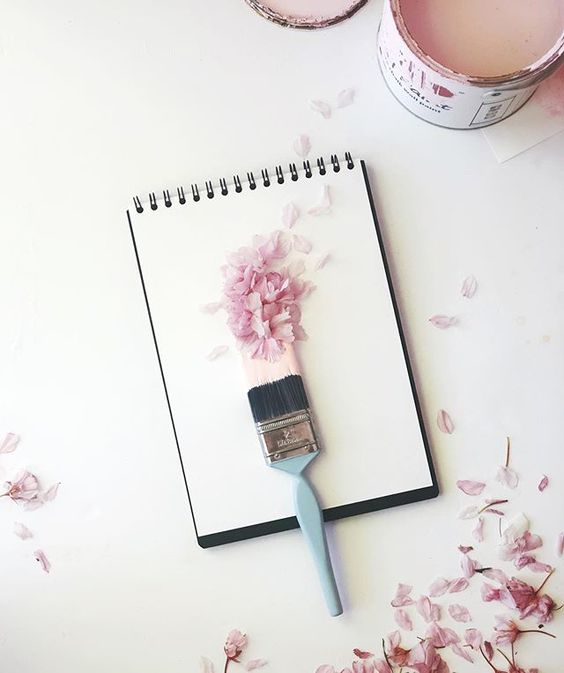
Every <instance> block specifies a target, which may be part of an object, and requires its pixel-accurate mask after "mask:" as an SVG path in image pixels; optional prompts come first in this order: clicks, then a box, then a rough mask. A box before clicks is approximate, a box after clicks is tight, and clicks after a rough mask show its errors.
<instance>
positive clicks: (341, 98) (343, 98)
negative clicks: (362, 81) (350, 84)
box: [337, 89, 354, 108]
mask: <svg viewBox="0 0 564 673" xmlns="http://www.w3.org/2000/svg"><path fill="white" fill-rule="evenodd" d="M353 101H354V89H343V90H342V91H339V94H338V96H337V107H338V108H343V107H347V106H348V105H352V103H353Z"/></svg>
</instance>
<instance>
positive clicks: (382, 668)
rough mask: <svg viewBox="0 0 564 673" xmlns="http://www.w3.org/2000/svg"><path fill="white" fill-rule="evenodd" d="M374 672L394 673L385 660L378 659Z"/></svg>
mask: <svg viewBox="0 0 564 673" xmlns="http://www.w3.org/2000/svg"><path fill="white" fill-rule="evenodd" d="M374 670H375V671H376V673H392V669H391V668H390V667H389V666H388V663H387V662H386V661H384V659H376V661H375V662H374ZM341 673H344V671H341Z"/></svg>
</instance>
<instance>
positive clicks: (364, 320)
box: [130, 162, 432, 536]
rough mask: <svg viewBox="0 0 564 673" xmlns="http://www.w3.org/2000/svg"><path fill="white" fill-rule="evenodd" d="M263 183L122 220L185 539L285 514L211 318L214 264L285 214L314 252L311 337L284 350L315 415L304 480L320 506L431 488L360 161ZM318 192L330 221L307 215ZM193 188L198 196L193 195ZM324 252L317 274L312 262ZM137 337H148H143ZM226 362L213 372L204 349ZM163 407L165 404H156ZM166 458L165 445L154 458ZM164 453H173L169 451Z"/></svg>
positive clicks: (308, 318) (238, 378)
mask: <svg viewBox="0 0 564 673" xmlns="http://www.w3.org/2000/svg"><path fill="white" fill-rule="evenodd" d="M271 181H272V184H271V185H270V187H265V186H264V185H263V184H262V179H257V187H256V189H254V190H251V189H249V186H248V184H246V181H245V182H243V191H242V192H241V193H235V191H234V188H233V185H230V187H229V194H228V195H225V196H223V195H221V193H220V192H219V189H218V186H215V188H214V191H215V196H214V198H212V199H208V198H207V197H206V193H205V190H204V192H203V194H202V198H201V199H200V201H199V202H197V203H196V202H194V201H193V199H192V197H191V195H190V196H187V202H186V204H184V205H181V204H179V202H178V199H177V198H175V199H174V200H173V204H172V206H171V207H169V208H165V207H164V203H163V202H162V200H161V201H160V203H159V207H158V209H157V210H156V211H152V210H151V209H150V208H149V204H148V203H144V212H143V213H141V214H138V213H136V212H135V210H133V211H132V212H131V213H130V216H131V225H132V230H133V233H134V237H135V241H136V246H137V252H138V256H139V261H140V267H141V271H142V275H143V278H144V283H145V288H146V293H147V297H148V304H149V308H150V312H151V316H152V321H153V325H154V331H155V336H156V341H157V345H158V349H159V353H160V357H161V362H162V368H163V374H164V378H165V380H166V386H167V390H168V395H169V399H170V405H171V411H172V415H173V418H174V422H175V427H176V432H177V437H178V443H179V449H180V453H181V456H182V460H183V465H184V469H185V474H186V479H187V485H188V490H189V495H190V501H191V505H192V509H193V515H194V519H195V524H196V529H197V534H198V535H199V536H205V535H211V534H214V533H218V532H221V531H226V530H232V529H236V528H240V527H244V526H250V525H253V524H258V523H261V522H268V521H272V520H277V519H280V518H283V517H290V516H293V514H294V512H293V507H292V486H291V478H290V477H289V476H288V475H287V474H285V473H282V472H280V471H278V470H275V469H272V468H269V467H267V466H266V465H265V462H264V459H263V456H262V454H261V450H260V447H259V443H258V440H257V437H256V434H255V429H254V426H253V421H252V416H251V413H250V410H249V406H248V401H247V396H246V390H247V385H246V380H245V376H244V373H243V369H242V365H241V356H240V353H239V352H238V350H237V347H236V345H235V342H234V339H233V337H232V335H231V333H230V331H229V329H228V327H227V325H226V315H225V313H224V312H223V311H219V312H218V313H217V314H215V315H207V314H204V313H203V312H202V311H201V306H202V305H205V304H207V303H209V302H213V301H219V300H220V298H221V289H222V274H221V270H220V268H221V266H222V265H223V264H224V263H225V258H226V253H227V252H229V251H233V250H236V249H237V248H239V247H241V246H245V245H250V244H251V240H252V237H253V235H254V234H268V233H270V232H272V231H274V230H276V229H282V228H283V226H282V223H281V211H282V208H283V206H284V205H285V204H287V203H289V202H293V203H294V204H295V205H296V207H297V208H298V209H299V211H300V218H299V219H298V221H297V222H296V223H295V225H294V227H293V228H292V229H291V230H289V231H288V235H290V236H292V235H293V234H298V235H300V236H303V237H305V238H307V239H308V240H309V241H311V242H312V244H313V249H312V251H311V253H309V254H308V255H304V254H301V253H294V252H292V254H291V256H290V258H289V259H290V260H293V259H297V258H301V259H303V260H304V262H305V264H306V269H307V271H306V273H305V275H304V278H308V279H310V280H312V281H313V282H314V283H315V285H316V290H315V291H314V292H313V293H312V294H311V296H310V297H308V298H307V299H306V300H305V301H304V302H303V319H302V325H303V327H304V328H305V330H306V332H307V334H308V336H309V338H308V340H307V341H304V342H298V343H297V345H296V351H297V354H298V358H299V360H300V363H301V368H302V375H303V377H304V382H305V385H306V389H307V391H308V396H309V400H310V403H311V406H312V409H313V412H314V415H315V419H316V427H317V430H318V434H319V437H320V440H321V442H320V443H321V447H322V449H321V452H320V455H319V456H318V457H317V459H316V460H315V461H314V462H313V464H312V465H311V468H310V469H311V472H310V474H311V477H312V481H313V483H314V484H315V488H316V490H317V492H318V495H319V498H320V501H321V503H322V506H323V507H324V508H328V507H337V506H340V505H346V504H349V503H353V502H359V501H364V500H370V499H373V498H377V497H382V496H387V495H391V494H397V493H400V492H404V491H410V490H413V489H419V488H423V487H428V486H431V485H432V477H431V472H430V467H429V463H428V461H427V457H426V453H425V446H424V440H423V438H422V431H421V427H420V424H419V420H418V416H417V411H416V406H415V403H414V397H413V392H412V389H411V385H410V380H409V375H408V369H407V366H406V362H405V358H404V353H403V350H402V345H401V340H400V335H399V330H398V326H397V323H396V319H395V315H394V310H393V305H392V301H391V296H390V292H389V289H388V283H387V280H386V275H385V270H384V266H383V261H382V257H381V253H380V248H379V244H378V238H377V234H376V230H375V225H374V220H373V217H372V213H371V207H370V201H369V198H368V195H367V191H366V186H365V181H364V176H363V172H362V167H361V165H360V162H355V166H354V168H352V169H348V168H347V167H346V164H344V163H341V170H340V171H339V172H337V173H335V172H333V170H332V168H331V164H329V165H328V170H327V174H326V175H324V176H321V175H319V172H318V169H317V167H315V166H314V167H313V176H312V177H311V178H306V177H305V175H304V172H303V170H302V171H300V172H299V179H298V180H297V181H296V182H294V181H292V180H291V179H290V176H289V175H286V179H285V182H284V184H278V183H277V182H276V179H275V178H274V176H273V172H271ZM324 185H328V186H329V189H330V194H331V200H332V206H331V212H330V213H328V214H325V215H320V216H313V215H309V214H307V210H308V208H309V207H311V206H312V205H315V203H316V202H317V201H318V200H319V197H320V194H321V191H322V188H323V186H324ZM200 189H201V188H200ZM325 254H329V255H330V258H329V259H328V261H327V263H326V264H325V266H324V267H323V268H321V269H319V270H317V271H315V270H314V266H315V263H316V262H317V260H318V259H319V257H321V256H323V255H325ZM148 328H149V327H148ZM223 344H225V345H228V346H229V351H228V352H227V353H226V354H224V355H222V356H220V357H219V358H217V359H216V360H214V361H209V360H208V359H207V358H206V356H207V354H208V353H209V352H210V351H211V350H212V349H213V348H214V347H216V346H219V345H223ZM164 403H165V401H164V395H163V404H164ZM162 450H163V451H164V450H168V447H162ZM170 450H171V451H173V450H175V447H173V446H171V447H170Z"/></svg>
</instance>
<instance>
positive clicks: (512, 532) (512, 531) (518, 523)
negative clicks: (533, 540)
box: [502, 512, 530, 551]
mask: <svg viewBox="0 0 564 673" xmlns="http://www.w3.org/2000/svg"><path fill="white" fill-rule="evenodd" d="M529 527H530V522H529V519H527V517H526V516H525V515H524V514H523V512H518V513H517V514H515V516H513V517H512V518H511V519H510V520H509V521H508V522H507V526H506V527H505V530H504V531H503V536H502V539H503V543H504V544H513V543H514V542H515V541H516V540H518V539H520V538H522V537H523V535H525V533H526V532H527V531H528V530H529ZM527 551H530V549H528V550H527Z"/></svg>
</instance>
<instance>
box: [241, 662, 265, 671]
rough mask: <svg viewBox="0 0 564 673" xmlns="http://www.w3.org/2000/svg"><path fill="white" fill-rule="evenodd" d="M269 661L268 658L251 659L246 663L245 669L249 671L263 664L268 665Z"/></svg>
mask: <svg viewBox="0 0 564 673" xmlns="http://www.w3.org/2000/svg"><path fill="white" fill-rule="evenodd" d="M267 663H268V661H267V660H266V659H251V660H250V661H247V663H246V664H245V669H246V670H247V671H254V670H255V669H257V668H262V667H263V666H266V664H267Z"/></svg>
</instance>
